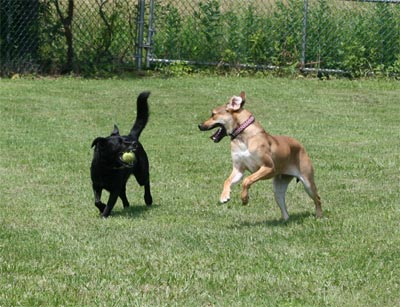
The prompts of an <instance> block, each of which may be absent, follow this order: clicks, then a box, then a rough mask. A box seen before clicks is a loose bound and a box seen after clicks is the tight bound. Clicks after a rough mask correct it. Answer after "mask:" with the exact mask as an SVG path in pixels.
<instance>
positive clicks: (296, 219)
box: [231, 212, 315, 229]
mask: <svg viewBox="0 0 400 307" xmlns="http://www.w3.org/2000/svg"><path fill="white" fill-rule="evenodd" d="M310 217H315V216H314V215H313V214H312V213H310V212H302V213H293V214H291V215H290V216H289V220H287V221H284V220H282V219H273V220H266V221H257V222H250V221H243V222H241V223H238V224H235V225H232V226H231V228H236V229H237V228H247V227H258V226H267V227H285V226H289V225H294V224H303V223H304V221H305V220H306V219H309V218H310Z"/></svg>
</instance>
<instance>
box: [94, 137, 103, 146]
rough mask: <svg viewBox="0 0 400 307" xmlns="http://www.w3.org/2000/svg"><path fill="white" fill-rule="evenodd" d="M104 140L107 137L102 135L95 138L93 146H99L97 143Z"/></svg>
mask: <svg viewBox="0 0 400 307" xmlns="http://www.w3.org/2000/svg"><path fill="white" fill-rule="evenodd" d="M104 140H105V138H102V137H98V138H95V139H94V140H93V142H92V146H91V147H94V146H97V144H98V143H99V142H102V141H104Z"/></svg>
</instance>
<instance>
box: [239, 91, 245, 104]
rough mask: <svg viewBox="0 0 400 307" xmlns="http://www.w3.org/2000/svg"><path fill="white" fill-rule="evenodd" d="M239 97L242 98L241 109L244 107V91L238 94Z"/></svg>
mask: <svg viewBox="0 0 400 307" xmlns="http://www.w3.org/2000/svg"><path fill="white" fill-rule="evenodd" d="M240 97H241V98H242V100H243V101H242V108H243V106H244V103H245V102H246V93H245V92H244V91H241V92H240Z"/></svg>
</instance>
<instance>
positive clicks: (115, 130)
mask: <svg viewBox="0 0 400 307" xmlns="http://www.w3.org/2000/svg"><path fill="white" fill-rule="evenodd" d="M111 135H112V136H116V135H119V129H118V127H117V125H114V130H113V132H111Z"/></svg>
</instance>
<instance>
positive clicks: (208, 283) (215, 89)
mask: <svg viewBox="0 0 400 307" xmlns="http://www.w3.org/2000/svg"><path fill="white" fill-rule="evenodd" d="M243 89H244V90H246V92H247V94H248V102H247V103H246V106H247V108H249V109H250V110H251V111H253V112H254V114H255V116H256V118H257V119H258V120H259V121H260V122H261V123H262V124H263V125H264V127H265V128H266V130H267V131H269V132H270V133H273V134H289V135H291V136H294V137H296V138H298V139H299V140H301V141H302V142H303V143H304V145H305V146H306V148H307V150H308V152H309V154H310V156H311V157H312V159H313V161H314V165H315V168H316V181H317V185H318V187H319V190H320V194H321V198H322V200H323V209H324V210H325V218H324V219H322V220H316V219H315V218H314V208H313V204H312V201H311V200H310V199H309V198H308V197H307V195H306V194H305V193H304V191H303V189H302V187H301V186H300V185H296V184H292V185H291V186H290V187H289V191H288V196H287V202H288V210H289V215H290V216H291V218H290V220H289V222H287V223H283V222H281V221H280V220H279V218H280V213H279V209H278V207H277V206H276V204H275V203H274V200H273V195H272V189H271V183H270V182H259V183H257V184H255V185H254V186H253V187H252V189H251V191H250V197H251V199H250V204H249V206H246V207H243V206H242V205H241V204H240V200H239V187H235V189H234V190H233V194H232V200H231V202H230V203H229V204H227V205H218V204H217V200H218V197H219V193H220V190H221V188H222V183H223V180H224V179H225V177H226V176H227V175H228V174H229V173H230V168H231V164H230V153H229V145H228V140H224V141H222V142H221V143H220V144H217V145H215V144H213V143H212V142H211V141H210V140H209V139H208V136H209V134H211V133H200V132H199V131H198V129H197V124H198V123H200V122H201V121H202V120H203V119H205V118H206V117H207V116H208V115H209V112H210V110H211V108H212V107H214V106H216V105H219V104H221V103H223V102H225V101H226V99H227V98H228V97H229V96H231V95H232V94H237V93H239V92H240V90H243ZM142 90H151V91H152V95H151V96H150V107H151V118H150V123H149V125H148V127H147V128H146V130H145V131H144V132H143V134H142V137H141V140H142V142H143V144H144V146H145V148H146V150H147V152H148V154H149V157H150V161H151V180H152V188H153V194H154V195H153V196H154V202H155V205H154V206H153V207H152V208H150V209H148V208H146V207H145V206H144V201H143V198H142V194H143V191H142V189H141V188H140V187H138V186H137V185H136V183H135V182H134V179H132V180H131V181H130V183H129V188H128V198H129V199H130V201H131V204H132V206H131V207H130V208H129V209H127V210H123V209H122V205H121V203H120V202H118V203H117V205H116V207H115V210H114V212H113V216H112V217H111V218H109V219H107V220H102V219H100V218H98V216H97V211H96V210H97V209H96V208H95V207H94V205H93V196H92V192H91V186H90V179H89V165H90V161H91V155H92V152H91V149H90V144H91V141H92V140H93V139H94V138H95V137H97V136H104V135H107V134H108V133H110V132H111V130H112V126H113V124H114V123H117V124H118V125H119V127H120V130H121V131H123V132H127V131H129V129H130V126H131V124H132V120H133V118H134V110H135V103H134V101H135V98H136V96H137V94H138V93H139V92H140V91H142ZM399 96H400V85H399V84H398V83H397V82H391V81H353V82H349V81H342V80H334V81H329V82H320V81H316V80H289V79H268V78H267V79H256V78H254V79H253V78H248V79H247V78H203V77H202V78H197V79H194V78H185V79H158V78H154V79H152V78H148V79H138V80H80V79H55V80H48V79H44V80H14V81H11V80H1V81H0V105H1V121H0V127H1V131H2V137H1V165H0V167H1V173H0V176H1V193H0V206H1V214H0V227H1V228H0V250H1V253H0V284H1V288H2V291H1V292H0V306H208V305H212V306H376V305H381V306H395V305H398V304H399V303H400V301H399V296H398V293H399V290H400V284H399V280H400V269H399V267H400V266H399V259H398V255H399V252H400V251H399V246H400V244H399V243H400V239H399V237H400V234H399V217H400V210H399V207H398V196H399V183H400V180H399V179H400V178H399V162H400V157H399V150H398V148H400V146H399V145H400V129H399V128H400V124H399V122H398V119H399V114H400V105H399V102H398V97H399Z"/></svg>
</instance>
